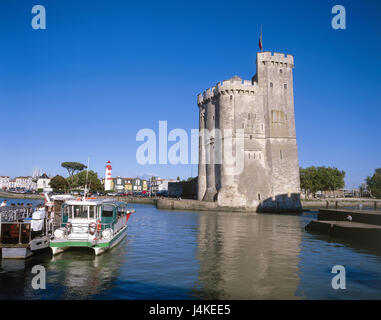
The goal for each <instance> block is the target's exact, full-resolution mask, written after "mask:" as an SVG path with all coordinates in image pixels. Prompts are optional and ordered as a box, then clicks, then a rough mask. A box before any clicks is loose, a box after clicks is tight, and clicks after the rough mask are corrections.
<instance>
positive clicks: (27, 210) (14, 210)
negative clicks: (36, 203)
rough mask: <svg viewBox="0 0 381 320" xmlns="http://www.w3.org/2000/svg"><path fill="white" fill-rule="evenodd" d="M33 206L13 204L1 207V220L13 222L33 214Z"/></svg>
mask: <svg viewBox="0 0 381 320" xmlns="http://www.w3.org/2000/svg"><path fill="white" fill-rule="evenodd" d="M34 210H35V209H34V208H33V207H24V206H11V207H1V208H0V222H12V221H18V220H21V219H25V218H28V217H30V216H32V213H33V211H34Z"/></svg>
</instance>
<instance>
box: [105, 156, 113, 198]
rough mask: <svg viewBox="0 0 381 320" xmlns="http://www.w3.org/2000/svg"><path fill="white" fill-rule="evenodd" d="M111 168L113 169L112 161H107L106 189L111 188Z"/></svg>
mask: <svg viewBox="0 0 381 320" xmlns="http://www.w3.org/2000/svg"><path fill="white" fill-rule="evenodd" d="M111 169H112V167H111V162H110V161H107V162H106V178H105V190H106V191H108V190H111V181H112V178H111Z"/></svg>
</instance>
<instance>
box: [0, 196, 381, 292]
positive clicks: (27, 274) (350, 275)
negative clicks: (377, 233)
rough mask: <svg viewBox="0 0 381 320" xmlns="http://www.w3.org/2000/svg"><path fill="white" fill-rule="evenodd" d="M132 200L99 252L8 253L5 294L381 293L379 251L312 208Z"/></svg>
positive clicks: (0, 270)
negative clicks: (203, 206) (113, 239)
mask: <svg viewBox="0 0 381 320" xmlns="http://www.w3.org/2000/svg"><path fill="white" fill-rule="evenodd" d="M13 201H14V202H16V203H17V202H20V200H19V201H17V200H13ZM24 202H25V200H24ZM26 202H31V201H26ZM130 206H131V207H132V208H134V209H135V210H136V213H135V214H133V215H132V216H131V218H130V220H129V227H128V234H127V237H126V238H125V239H124V240H123V241H122V242H121V243H120V244H119V245H118V246H116V247H115V248H113V249H112V250H110V251H108V252H106V253H104V254H102V255H100V256H95V255H94V253H93V252H92V251H90V250H86V249H73V250H69V251H67V252H64V253H62V254H59V255H57V256H54V257H52V255H51V253H50V251H49V250H47V251H46V252H43V253H41V254H38V255H35V256H33V257H31V258H29V259H28V260H26V261H24V260H2V261H1V267H0V299H380V298H381V253H380V252H379V251H377V250H376V249H372V248H369V247H364V246H362V245H359V244H356V243H352V242H350V241H345V240H339V239H331V238H330V237H328V236H322V235H317V234H310V233H308V232H306V231H305V230H304V227H305V225H306V224H307V223H308V222H309V221H311V220H312V219H315V218H316V213H314V212H304V213H303V214H302V215H287V214H247V213H237V212H235V213H229V212H192V211H188V212H180V211H166V210H158V209H156V207H155V206H151V205H143V204H131V205H130ZM35 265H40V266H43V267H44V268H45V270H46V289H39V290H34V289H33V288H32V279H33V277H34V276H35V274H34V273H32V268H33V266H35ZM335 265H341V266H344V267H345V270H346V289H344V290H343V289H338V290H335V289H333V288H332V284H331V281H332V278H333V277H334V276H335V275H336V274H333V273H332V268H333V266H335Z"/></svg>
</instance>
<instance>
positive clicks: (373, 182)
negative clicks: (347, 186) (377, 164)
mask: <svg viewBox="0 0 381 320" xmlns="http://www.w3.org/2000/svg"><path fill="white" fill-rule="evenodd" d="M366 184H367V186H368V189H369V191H370V193H371V195H372V196H373V197H376V198H381V168H378V169H375V170H374V174H373V176H368V177H367V178H366Z"/></svg>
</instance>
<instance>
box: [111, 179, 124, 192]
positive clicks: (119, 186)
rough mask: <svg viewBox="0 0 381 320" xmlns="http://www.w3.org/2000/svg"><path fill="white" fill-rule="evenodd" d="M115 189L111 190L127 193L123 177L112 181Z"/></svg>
mask: <svg viewBox="0 0 381 320" xmlns="http://www.w3.org/2000/svg"><path fill="white" fill-rule="evenodd" d="M112 181H113V187H112V189H110V190H114V191H115V192H124V191H125V180H124V178H121V177H116V178H113V179H112Z"/></svg>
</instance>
